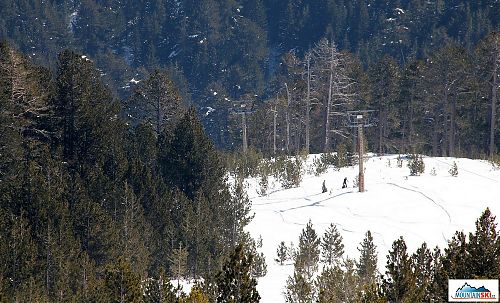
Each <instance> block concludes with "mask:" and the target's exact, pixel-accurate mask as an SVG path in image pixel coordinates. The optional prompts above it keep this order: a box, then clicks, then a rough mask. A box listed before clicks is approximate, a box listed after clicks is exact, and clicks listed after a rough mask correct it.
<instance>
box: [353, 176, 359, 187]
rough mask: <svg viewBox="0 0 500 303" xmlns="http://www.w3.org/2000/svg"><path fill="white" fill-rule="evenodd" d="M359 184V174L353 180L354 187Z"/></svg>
mask: <svg viewBox="0 0 500 303" xmlns="http://www.w3.org/2000/svg"><path fill="white" fill-rule="evenodd" d="M358 186H359V176H358V175H356V177H354V180H353V181H352V187H358Z"/></svg>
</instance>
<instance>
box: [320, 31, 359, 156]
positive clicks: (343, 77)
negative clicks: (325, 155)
mask: <svg viewBox="0 0 500 303" xmlns="http://www.w3.org/2000/svg"><path fill="white" fill-rule="evenodd" d="M312 54H313V56H314V58H315V63H316V68H317V70H318V72H319V73H320V74H321V76H322V78H323V80H324V81H325V82H326V85H325V86H326V87H327V100H326V115H325V119H326V120H325V141H324V144H325V145H324V149H325V151H329V149H330V135H331V134H332V133H333V134H337V135H340V136H343V137H345V136H346V135H347V133H346V131H345V130H343V129H339V128H332V119H333V118H334V117H340V116H344V115H345V114H344V111H343V110H342V109H343V108H344V107H345V106H346V105H348V104H350V103H351V102H353V99H354V96H355V95H354V93H353V88H354V84H355V82H354V80H352V79H351V78H349V76H348V73H347V68H346V65H347V62H346V57H345V56H344V55H343V54H341V53H340V52H339V51H338V50H337V46H336V45H335V43H334V42H333V41H329V40H328V39H326V38H323V39H322V40H321V41H320V42H318V43H317V44H316V46H315V47H314V48H313V50H312Z"/></svg>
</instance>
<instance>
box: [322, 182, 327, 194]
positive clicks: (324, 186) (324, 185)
mask: <svg viewBox="0 0 500 303" xmlns="http://www.w3.org/2000/svg"><path fill="white" fill-rule="evenodd" d="M321 191H322V192H323V193H326V192H327V191H328V189H327V188H326V184H325V180H323V186H322V187H321Z"/></svg>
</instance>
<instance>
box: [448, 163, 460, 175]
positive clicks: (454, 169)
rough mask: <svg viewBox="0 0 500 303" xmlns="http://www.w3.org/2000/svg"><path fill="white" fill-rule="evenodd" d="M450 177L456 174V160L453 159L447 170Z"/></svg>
mask: <svg viewBox="0 0 500 303" xmlns="http://www.w3.org/2000/svg"><path fill="white" fill-rule="evenodd" d="M448 172H449V173H450V175H451V176H452V177H456V176H458V166H457V162H455V161H453V164H452V165H451V168H450V170H449V171H448Z"/></svg>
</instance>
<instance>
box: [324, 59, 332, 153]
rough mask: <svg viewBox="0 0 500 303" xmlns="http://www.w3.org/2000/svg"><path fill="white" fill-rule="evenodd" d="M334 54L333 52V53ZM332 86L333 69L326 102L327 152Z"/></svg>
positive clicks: (327, 149) (326, 148)
mask: <svg viewBox="0 0 500 303" xmlns="http://www.w3.org/2000/svg"><path fill="white" fill-rule="evenodd" d="M332 55H333V54H332ZM332 86H333V71H332V70H330V83H329V89H328V102H327V103H326V122H325V153H326V152H328V151H330V146H329V144H330V110H331V105H332Z"/></svg>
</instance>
